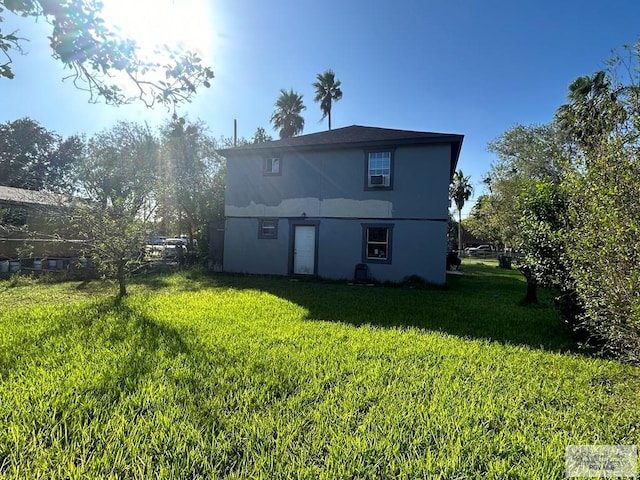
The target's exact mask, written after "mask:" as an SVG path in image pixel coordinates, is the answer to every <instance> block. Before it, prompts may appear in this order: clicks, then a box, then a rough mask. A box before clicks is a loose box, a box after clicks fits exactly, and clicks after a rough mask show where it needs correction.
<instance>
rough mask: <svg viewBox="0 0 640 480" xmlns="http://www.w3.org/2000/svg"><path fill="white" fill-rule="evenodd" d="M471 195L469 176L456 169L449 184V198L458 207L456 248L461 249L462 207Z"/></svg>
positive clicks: (471, 187) (471, 188)
mask: <svg viewBox="0 0 640 480" xmlns="http://www.w3.org/2000/svg"><path fill="white" fill-rule="evenodd" d="M471 195H473V186H472V185H471V182H470V177H469V176H465V175H464V173H462V170H458V171H457V172H455V173H454V174H453V181H452V182H451V185H449V198H450V199H451V200H453V202H454V203H455V204H456V208H457V209H458V250H462V227H461V225H462V208H463V207H464V204H465V202H466V201H467V200H469V199H470V198H471Z"/></svg>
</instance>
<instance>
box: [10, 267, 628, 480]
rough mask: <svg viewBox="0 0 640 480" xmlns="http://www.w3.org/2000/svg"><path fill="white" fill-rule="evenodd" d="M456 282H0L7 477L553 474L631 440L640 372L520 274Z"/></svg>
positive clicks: (471, 274) (479, 272)
mask: <svg viewBox="0 0 640 480" xmlns="http://www.w3.org/2000/svg"><path fill="white" fill-rule="evenodd" d="M463 269H464V271H465V273H466V275H465V276H455V277H453V276H452V278H450V282H449V285H448V288H447V289H445V290H442V289H432V290H429V289H406V288H373V287H357V286H352V287H350V286H347V285H344V284H340V283H335V282H331V283H317V282H291V281H289V280H288V279H286V278H267V277H264V278H262V277H240V276H238V277H232V276H223V277H207V276H204V275H201V274H198V273H194V272H181V273H178V274H174V275H167V276H161V275H160V276H152V277H147V278H145V279H143V280H142V281H141V282H134V283H133V284H132V285H131V287H130V295H129V296H127V297H125V298H123V299H121V300H117V299H114V298H113V296H111V295H110V292H111V288H110V287H109V286H108V285H105V284H103V283H99V282H95V283H94V282H90V283H82V284H77V283H64V284H56V285H33V284H32V285H30V286H29V287H28V288H27V287H21V286H19V285H17V286H14V287H12V288H6V287H5V284H4V283H0V289H2V292H1V294H2V297H3V306H4V308H3V309H2V310H1V311H0V422H1V423H2V425H3V428H2V429H0V476H2V477H3V478H20V479H28V478H94V477H110V476H111V477H129V478H131V477H134V478H186V477H189V478H251V477H255V478H313V479H316V478H354V477H357V478H407V479H413V478H443V479H444V478H477V477H479V476H481V477H483V478H496V479H498V478H500V479H501V478H548V479H553V478H563V476H564V452H565V446H566V445H568V444H592V443H604V444H638V442H639V441H640V438H639V437H638V435H639V434H638V432H639V431H640V429H638V426H639V425H640V416H639V415H640V413H639V412H640V408H639V407H640V405H639V399H638V396H637V391H638V388H639V387H640V375H639V373H638V370H637V368H634V367H630V366H626V365H624V364H621V363H618V362H614V361H607V360H601V359H593V358H590V357H588V356H586V355H584V354H580V353H579V352H578V351H576V350H575V347H574V346H573V344H572V342H571V340H570V338H569V336H568V332H567V331H566V329H565V328H564V326H563V324H562V322H561V320H560V318H559V317H558V315H557V313H556V312H555V310H554V309H553V308H552V306H551V298H550V297H549V296H541V300H542V305H541V306H539V307H533V308H523V307H519V306H517V299H519V297H520V295H521V289H522V284H523V281H522V279H521V277H520V276H519V275H518V273H517V272H514V271H508V270H501V269H500V270H498V269H496V268H495V267H494V266H493V265H492V266H485V265H469V264H467V263H465V264H463Z"/></svg>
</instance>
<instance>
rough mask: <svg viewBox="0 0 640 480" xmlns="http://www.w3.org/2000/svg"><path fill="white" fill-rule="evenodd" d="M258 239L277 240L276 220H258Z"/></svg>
mask: <svg viewBox="0 0 640 480" xmlns="http://www.w3.org/2000/svg"><path fill="white" fill-rule="evenodd" d="M258 238H278V220H277V219H275V218H262V219H260V224H259V227H258Z"/></svg>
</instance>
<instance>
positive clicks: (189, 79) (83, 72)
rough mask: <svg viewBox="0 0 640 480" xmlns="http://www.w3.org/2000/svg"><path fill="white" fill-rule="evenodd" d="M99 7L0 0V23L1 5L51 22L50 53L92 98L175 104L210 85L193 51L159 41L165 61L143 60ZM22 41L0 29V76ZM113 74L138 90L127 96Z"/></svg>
mask: <svg viewBox="0 0 640 480" xmlns="http://www.w3.org/2000/svg"><path fill="white" fill-rule="evenodd" d="M101 9H102V3H101V2H99V1H96V0H67V1H64V2H62V1H51V0H0V24H1V23H2V14H3V12H4V11H5V10H7V11H9V12H12V13H14V14H16V15H21V16H24V17H35V18H37V19H44V21H46V22H47V23H49V24H50V25H51V26H52V27H53V32H52V34H51V36H50V37H49V39H50V40H51V48H52V50H53V57H54V58H56V59H57V60H60V61H61V62H62V63H63V64H64V65H65V66H66V67H68V68H69V69H71V70H72V71H73V73H72V75H71V77H72V78H73V83H74V85H76V86H77V87H78V88H80V89H83V90H87V91H88V92H89V95H90V97H89V98H90V101H97V100H98V99H100V98H102V99H103V100H104V101H105V102H106V103H108V104H114V105H121V104H124V103H130V102H132V101H134V100H141V101H143V102H144V103H145V104H146V105H147V106H152V105H154V104H156V103H160V104H163V105H166V106H175V105H177V104H180V103H182V102H185V101H189V99H190V98H191V97H192V96H193V94H194V93H195V92H196V90H197V89H198V88H199V87H201V86H202V87H209V86H210V83H209V82H210V80H211V79H212V78H213V71H212V70H211V69H210V68H209V67H205V66H203V65H202V59H201V58H200V57H199V56H198V55H197V54H196V53H194V52H190V51H184V50H182V49H181V48H176V47H169V46H163V47H162V50H163V58H165V59H166V60H162V61H156V60H150V59H145V58H144V57H143V56H142V55H141V52H140V49H139V47H138V45H137V44H136V42H135V41H134V40H132V39H130V38H125V37H123V36H121V35H120V34H119V33H118V32H117V31H116V30H115V29H113V28H110V27H109V26H108V25H107V24H106V23H105V21H104V19H103V18H102V16H101ZM22 40H24V39H21V38H19V37H18V36H17V33H16V32H9V33H7V32H3V31H2V30H0V55H2V56H3V57H4V63H0V77H5V78H9V79H11V78H13V77H14V73H13V71H12V69H11V63H12V58H11V52H12V51H17V52H21V41H22ZM1 58H2V57H0V59H1ZM0 61H1V60H0ZM163 62H166V63H163ZM115 73H121V74H122V75H121V77H124V78H126V79H128V80H129V81H130V82H131V83H133V85H134V86H135V87H136V91H137V95H133V96H131V95H126V94H125V93H124V92H123V91H122V89H121V88H120V87H119V86H118V85H117V84H116V83H115V81H114V74H115ZM149 73H154V74H155V75H154V76H150V75H149ZM156 75H157V77H159V78H157V77H156Z"/></svg>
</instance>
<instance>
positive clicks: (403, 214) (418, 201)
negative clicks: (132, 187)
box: [224, 144, 451, 284]
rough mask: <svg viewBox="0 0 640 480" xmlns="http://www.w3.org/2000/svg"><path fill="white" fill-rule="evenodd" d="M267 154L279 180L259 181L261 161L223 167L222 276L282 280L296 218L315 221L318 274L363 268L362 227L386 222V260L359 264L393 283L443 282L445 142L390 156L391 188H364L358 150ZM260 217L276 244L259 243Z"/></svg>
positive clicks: (338, 275) (362, 156)
mask: <svg viewBox="0 0 640 480" xmlns="http://www.w3.org/2000/svg"><path fill="white" fill-rule="evenodd" d="M385 150H387V149H384V148H381V149H380V150H379V151H385ZM273 156H279V158H280V159H281V167H282V171H281V175H263V162H264V157H259V156H255V157H244V158H233V159H231V160H229V161H228V163H227V189H226V208H225V210H226V211H225V213H226V217H227V219H226V226H225V244H224V245H225V247H224V270H225V271H228V272H243V273H254V274H276V275H287V274H289V273H290V271H291V265H290V264H291V258H292V257H291V256H292V253H291V251H292V247H291V238H290V236H291V227H290V219H291V220H295V219H298V220H300V219H302V215H303V213H304V214H305V215H306V219H307V220H316V221H319V224H318V240H317V242H318V243H317V246H316V247H317V272H316V273H317V274H318V275H319V276H321V277H324V278H335V279H351V278H352V277H353V272H354V268H355V265H356V264H358V263H361V262H362V260H363V258H362V251H363V233H362V224H363V223H390V224H393V243H392V247H391V248H392V262H391V264H376V263H368V265H369V271H370V273H371V275H372V276H373V277H374V278H375V279H377V280H380V281H400V280H402V279H403V278H404V277H405V276H407V275H411V274H416V275H420V276H421V277H423V278H424V279H425V280H427V281H429V282H433V283H437V284H441V283H444V281H445V256H446V246H447V245H446V228H447V224H446V220H447V218H448V207H449V202H448V186H449V172H450V159H451V146H450V145H449V144H432V145H423V146H409V147H398V148H396V149H395V150H394V160H393V161H394V165H393V190H367V189H365V165H366V163H365V162H366V158H367V157H366V152H365V151H364V150H362V149H352V150H333V151H322V152H310V153H309V152H304V153H301V152H294V153H290V154H281V155H278V154H274V155H273ZM260 218H278V219H279V221H278V238H277V239H259V238H258V225H259V219H260ZM365 263H366V262H365Z"/></svg>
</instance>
